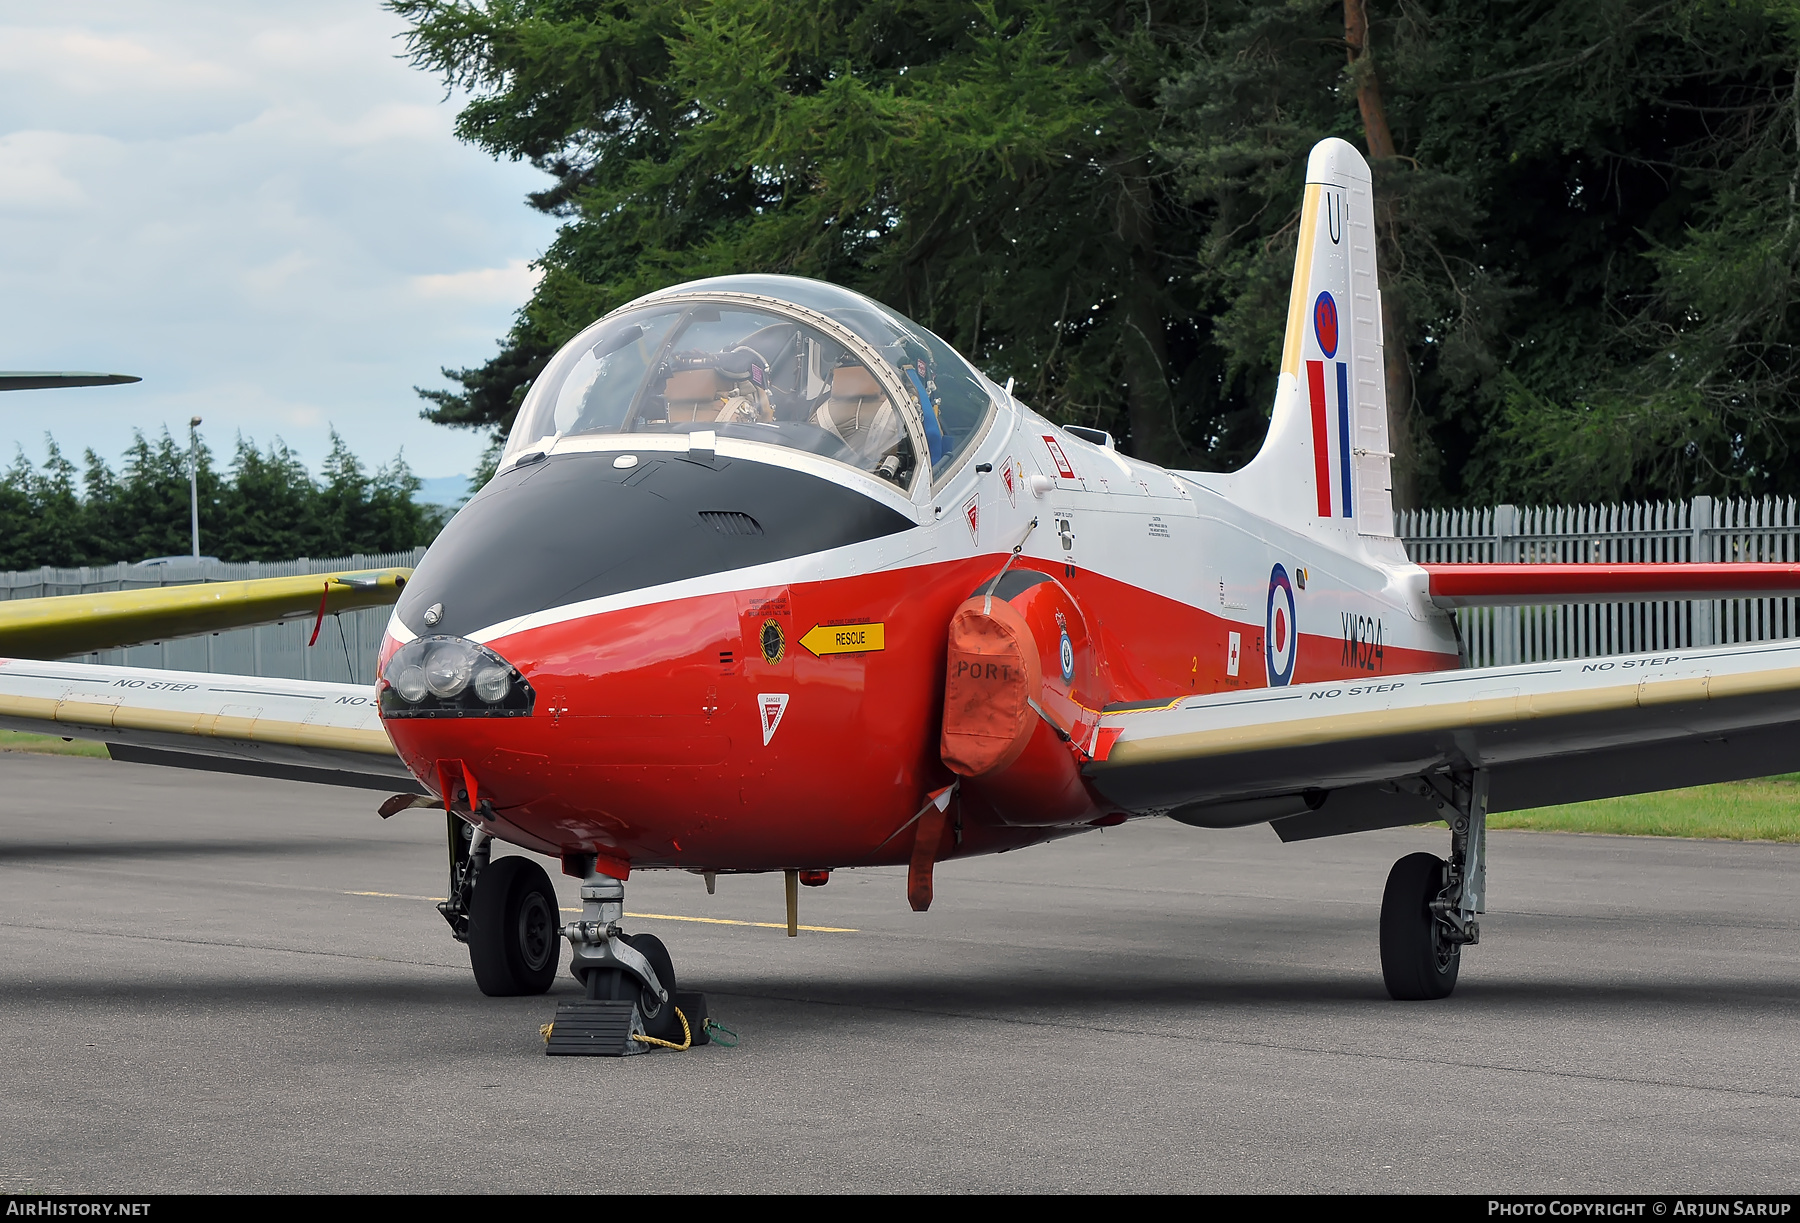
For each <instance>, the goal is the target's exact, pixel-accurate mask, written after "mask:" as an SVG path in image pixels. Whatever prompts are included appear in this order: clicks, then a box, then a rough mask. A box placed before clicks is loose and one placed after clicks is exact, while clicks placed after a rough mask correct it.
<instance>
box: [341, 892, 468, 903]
mask: <svg viewBox="0 0 1800 1223" xmlns="http://www.w3.org/2000/svg"><path fill="white" fill-rule="evenodd" d="M344 895H346V896H379V897H381V898H382V899H383V900H429V901H430V902H431V903H432V904H442V903H443V902H444V901H446V900H448V899H449V897H448V896H408V895H407V894H406V893H404V892H345V893H344Z"/></svg>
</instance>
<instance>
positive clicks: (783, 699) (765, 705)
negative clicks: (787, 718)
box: [756, 692, 788, 747]
mask: <svg viewBox="0 0 1800 1223" xmlns="http://www.w3.org/2000/svg"><path fill="white" fill-rule="evenodd" d="M787 707H788V694H787V693H785V692H759V693H757V696H756V708H757V711H758V712H759V713H761V714H762V732H763V746H764V747H767V746H769V740H770V739H773V738H774V737H775V728H776V727H777V726H780V725H781V715H782V714H784V713H786V712H787Z"/></svg>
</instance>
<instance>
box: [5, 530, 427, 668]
mask: <svg viewBox="0 0 1800 1223" xmlns="http://www.w3.org/2000/svg"><path fill="white" fill-rule="evenodd" d="M424 555H425V549H423V548H414V549H412V550H411V551H409V552H385V553H380V554H375V555H364V556H338V557H320V558H312V557H302V558H300V559H299V560H294V561H247V562H244V563H242V564H227V563H225V562H223V561H210V560H200V561H190V560H176V561H170V562H168V563H166V564H158V565H125V564H119V565H99V566H94V567H89V568H82V569H55V568H51V567H50V566H45V567H44V568H42V569H24V570H17V571H14V572H11V573H0V599H35V598H39V597H42V596H45V595H78V594H96V593H99V592H100V591H107V590H143V589H146V588H148V587H152V586H185V585H188V584H190V583H193V582H231V581H237V580H239V579H242V578H279V577H291V576H293V575H295V574H302V573H335V572H340V571H344V570H354V569H387V568H390V567H393V566H404V567H406V568H411V567H413V566H415V565H417V564H418V563H419V558H420V557H421V556H424ZM389 614H390V609H388V608H386V607H370V608H365V609H363V610H361V611H352V612H344V613H343V614H342V615H338V616H332V617H329V618H328V619H327V622H326V623H325V624H323V625H321V626H320V632H319V639H318V641H317V642H315V643H314V644H313V645H312V646H311V647H310V648H309V647H308V646H307V644H306V643H307V641H308V639H309V638H311V636H312V630H313V619H312V617H311V616H307V617H304V618H301V619H295V620H288V621H285V622H284V623H281V624H265V625H262V626H261V627H258V628H242V629H232V630H231V631H229V632H224V633H209V634H205V635H203V636H199V637H182V638H176V639H171V640H169V641H157V642H151V643H150V644H147V645H139V646H132V647H131V648H129V649H124V650H104V651H102V652H100V653H97V654H78V655H76V656H75V657H73V658H71V659H69V660H68V661H70V662H93V663H105V664H108V665H110V666H121V667H153V668H156V669H158V670H172V671H211V672H214V673H217V674H224V675H267V676H277V677H280V678H284V679H321V680H330V681H335V682H338V683H345V682H348V683H352V684H372V683H374V682H375V654H376V652H377V651H378V650H380V648H381V634H382V630H383V629H385V628H386V627H387V622H388V615H389Z"/></svg>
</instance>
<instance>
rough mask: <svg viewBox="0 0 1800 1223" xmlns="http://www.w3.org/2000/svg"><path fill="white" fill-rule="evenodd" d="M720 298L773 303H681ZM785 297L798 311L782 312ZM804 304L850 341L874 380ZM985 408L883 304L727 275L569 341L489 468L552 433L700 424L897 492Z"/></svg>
mask: <svg viewBox="0 0 1800 1223" xmlns="http://www.w3.org/2000/svg"><path fill="white" fill-rule="evenodd" d="M722 293H731V294H755V295H756V296H758V297H761V298H774V299H776V300H774V301H767V302H764V301H758V302H754V303H752V302H745V301H741V300H740V301H736V302H728V301H720V300H717V298H716V296H715V299H714V300H711V301H708V300H693V301H688V300H683V299H684V298H688V297H692V296H694V295H704V294H712V295H718V294H722ZM788 302H792V303H795V304H797V305H799V306H801V307H804V308H805V309H804V310H798V311H792V312H791V313H790V312H789V311H788V310H784V309H783V306H784V304H786V303H788ZM807 310H810V311H814V312H816V313H818V314H822V315H824V316H826V317H827V318H828V319H829V320H831V321H832V322H834V323H836V324H838V325H839V326H841V327H844V328H846V329H847V330H849V331H850V332H851V333H853V334H854V335H855V336H856V337H858V338H860V339H861V340H863V341H864V342H865V344H866V345H867V346H868V348H869V349H873V350H874V353H875V354H876V355H878V356H879V358H880V362H881V364H882V365H884V366H885V367H886V368H885V369H884V370H883V373H884V374H885V375H886V377H885V378H884V377H878V376H877V375H876V373H875V372H874V370H872V369H871V368H870V365H869V363H868V362H867V361H866V360H865V359H864V356H865V352H866V350H865V349H863V348H861V347H860V346H857V345H854V344H850V343H846V342H844V341H843V339H841V338H839V337H836V336H834V335H832V334H830V333H829V332H828V331H827V330H826V329H824V328H822V327H820V326H816V325H814V324H813V323H812V322H811V321H809V320H808V319H807V318H806V317H805V314H806V311H807ZM896 385H897V386H898V388H899V390H900V391H901V392H902V393H901V395H900V396H899V397H898V399H896V396H895V394H894V389H895V387H896ZM991 410H992V403H991V400H990V399H989V395H988V391H987V389H986V387H985V385H984V383H983V382H982V380H981V378H980V377H979V376H978V375H977V374H976V373H975V372H974V370H972V369H971V368H969V366H968V364H967V363H966V362H965V361H963V359H962V358H961V357H959V356H958V355H957V354H956V353H955V351H954V350H952V349H951V348H950V347H949V345H947V344H945V343H944V342H943V341H942V340H940V339H938V338H937V337H936V336H935V335H932V334H931V333H930V332H929V331H926V330H925V329H924V328H922V327H918V326H916V325H915V324H913V323H911V322H908V321H907V320H906V319H905V318H903V317H901V316H900V315H898V314H895V313H894V312H892V311H891V310H888V309H887V308H886V307H884V306H881V305H878V304H877V303H875V302H873V301H870V300H869V299H868V298H865V297H862V296H861V295H860V294H856V293H852V292H850V291H849V290H847V289H841V288H838V287H837V286H835V285H828V284H823V283H821V282H818V281H810V280H802V279H799V278H797V277H788V276H728V277H719V278H717V279H713V280H706V281H698V282H695V283H692V284H686V285H681V286H679V287H677V288H674V289H668V290H664V291H663V292H661V293H657V294H652V295H651V296H650V297H647V298H642V299H640V300H639V301H636V302H633V303H632V304H631V305H629V306H626V307H625V308H623V309H621V310H618V311H615V312H614V313H613V314H611V315H608V316H607V317H606V318H604V319H602V320H600V321H599V322H598V323H595V324H594V325H593V326H592V327H589V328H588V329H587V330H586V331H584V332H582V333H581V334H580V335H578V336H576V337H575V339H574V340H572V341H570V343H569V344H568V345H567V346H565V347H564V348H563V350H562V351H561V352H560V353H558V354H557V355H556V357H555V358H554V359H553V360H552V361H551V362H550V365H549V367H548V368H547V369H545V371H544V373H543V375H542V376H541V377H540V378H539V379H538V380H537V382H536V383H535V384H534V385H533V386H532V388H531V391H530V393H529V394H528V395H527V396H526V399H525V403H524V404H523V406H522V407H521V408H520V411H519V417H518V420H517V422H516V423H515V424H514V426H513V430H512V433H511V435H510V436H509V437H508V439H507V443H506V449H505V452H504V454H503V455H502V460H501V461H502V462H503V463H504V462H505V461H507V460H508V459H510V458H512V457H513V456H514V455H516V454H519V453H523V452H524V451H526V450H530V449H533V448H535V447H537V446H539V445H540V444H541V443H543V442H545V441H546V440H547V439H548V440H554V439H556V438H560V437H570V436H581V435H588V434H608V433H691V432H695V431H699V430H712V431H714V432H715V433H716V434H717V435H718V436H721V437H734V438H741V439H743V440H747V441H760V442H769V443H772V444H775V445H779V446H788V447H792V448H795V449H799V450H805V451H808V452H809V453H812V454H818V455H823V456H824V457H826V458H830V459H835V460H837V461H839V462H843V463H849V464H851V465H852V466H854V467H856V468H858V469H860V470H862V471H865V472H869V473H870V474H872V475H875V476H878V477H880V478H882V479H885V480H888V481H890V482H892V483H894V484H896V485H898V486H900V487H902V488H904V487H907V486H910V485H911V483H912V480H913V476H914V474H915V469H916V467H917V465H918V455H919V453H920V452H921V451H923V452H924V453H925V454H927V455H928V456H929V463H930V466H931V469H932V471H933V473H934V474H942V473H943V472H944V471H946V470H947V469H948V468H949V467H950V466H951V465H953V464H954V463H955V461H956V458H957V456H958V455H960V454H961V453H962V451H963V449H964V448H965V447H966V446H967V445H968V444H969V443H970V442H971V441H973V440H974V438H975V436H976V434H977V433H979V432H980V429H981V425H982V423H983V422H984V421H985V420H986V418H987V415H988V413H989V412H990V411H991Z"/></svg>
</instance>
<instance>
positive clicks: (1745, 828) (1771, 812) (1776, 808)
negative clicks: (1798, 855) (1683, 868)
mask: <svg viewBox="0 0 1800 1223" xmlns="http://www.w3.org/2000/svg"><path fill="white" fill-rule="evenodd" d="M1488 827H1489V828H1532V829H1537V830H1539V831H1544V832H1605V833H1612V834H1615V835H1618V836H1632V837H1707V838H1712V839H1716V840H1723V841H1800V773H1789V774H1786V775H1785V776H1781V777H1759V778H1757V779H1755V780H1754V781H1728V782H1723V783H1721V784H1719V785H1716V786H1695V787H1694V788H1693V789H1691V790H1665V791H1663V792H1662V793H1660V794H1634V795H1631V796H1629V797H1627V798H1603V799H1600V800H1598V801H1596V802H1591V803H1570V804H1569V805H1568V806H1566V807H1539V808H1538V809H1537V810H1535V811H1509V812H1507V813H1506V814H1504V815H1491V816H1489V817H1488Z"/></svg>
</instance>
